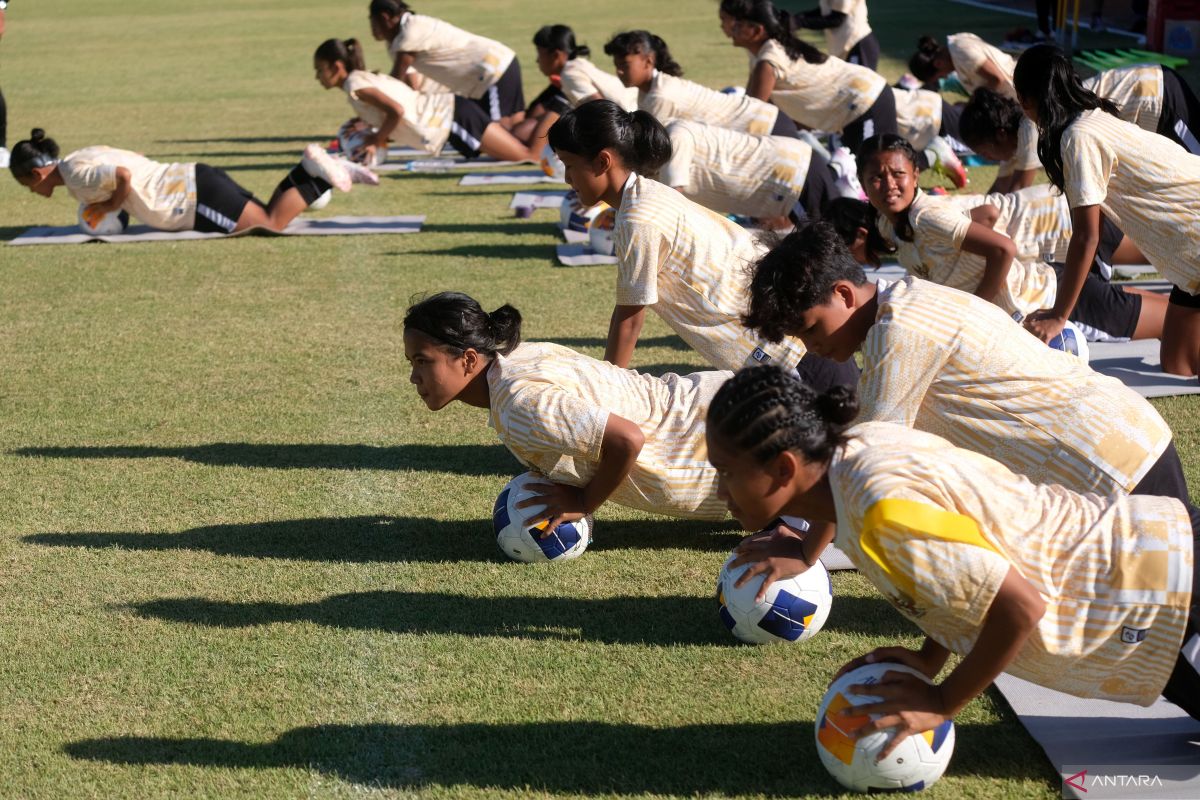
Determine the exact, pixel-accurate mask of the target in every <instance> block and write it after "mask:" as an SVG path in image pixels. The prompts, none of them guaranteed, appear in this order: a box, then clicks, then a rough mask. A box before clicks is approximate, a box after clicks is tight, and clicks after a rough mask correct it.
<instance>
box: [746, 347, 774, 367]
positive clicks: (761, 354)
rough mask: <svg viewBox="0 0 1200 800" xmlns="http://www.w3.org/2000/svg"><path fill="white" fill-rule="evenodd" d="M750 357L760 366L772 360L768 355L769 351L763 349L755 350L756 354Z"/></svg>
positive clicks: (757, 348)
mask: <svg viewBox="0 0 1200 800" xmlns="http://www.w3.org/2000/svg"><path fill="white" fill-rule="evenodd" d="M750 357H751V358H753V359H754V360H755V361H757V362H758V363H760V364H766V363H767V362H768V361H770V360H771V356H769V355H767V351H765V350H763V349H762V348H761V347H756V348H754V352H753V353H751V354H750Z"/></svg>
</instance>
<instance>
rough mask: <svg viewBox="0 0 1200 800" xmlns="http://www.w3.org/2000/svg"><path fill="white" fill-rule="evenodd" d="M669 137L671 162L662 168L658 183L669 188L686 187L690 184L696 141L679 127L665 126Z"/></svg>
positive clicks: (689, 133)
mask: <svg viewBox="0 0 1200 800" xmlns="http://www.w3.org/2000/svg"><path fill="white" fill-rule="evenodd" d="M667 132H668V133H669V134H670V135H671V160H670V161H668V162H667V164H666V166H664V167H663V168H662V172H661V173H660V176H659V179H658V180H659V181H660V182H661V183H665V184H666V185H667V186H671V187H681V186H682V187H686V186H687V185H688V184H690V183H691V182H692V159H693V158H694V157H695V153H696V141H695V139H693V138H692V134H691V132H690V131H688V130H687V129H685V128H683V127H682V126H679V125H669V126H667Z"/></svg>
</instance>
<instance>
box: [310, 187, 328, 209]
mask: <svg viewBox="0 0 1200 800" xmlns="http://www.w3.org/2000/svg"><path fill="white" fill-rule="evenodd" d="M332 199H333V189H326V190H325V193H324V194H322V195H321V196H320V197H318V198H317V199H316V200H313V201H312V202H311V203H309V204H308V210H309V211H320V210H321V209H322V208H324V207H325V206H327V205H329V201H330V200H332Z"/></svg>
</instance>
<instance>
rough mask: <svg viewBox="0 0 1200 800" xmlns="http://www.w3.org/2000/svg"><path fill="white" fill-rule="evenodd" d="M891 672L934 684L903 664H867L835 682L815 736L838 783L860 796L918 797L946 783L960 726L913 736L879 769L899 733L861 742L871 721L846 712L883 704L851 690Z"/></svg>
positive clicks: (875, 735)
mask: <svg viewBox="0 0 1200 800" xmlns="http://www.w3.org/2000/svg"><path fill="white" fill-rule="evenodd" d="M888 672H907V673H910V674H912V675H916V676H917V677H919V678H921V680H923V681H925V682H926V683H929V682H930V681H929V679H928V678H926V677H925V676H924V675H922V674H921V673H920V672H918V671H917V670H915V669H913V668H912V667H908V666H905V665H903V664H888V663H882V664H866V665H864V666H861V667H859V668H858V669H856V670H852V671H850V672H847V673H846V674H845V675H843V676H842V677H840V678H838V679H837V680H836V681H834V682H833V685H832V686H830V687H829V690H828V691H826V692H825V699H823V700H822V701H821V707H820V709H818V710H817V719H816V723H815V727H816V730H815V733H816V741H817V754H818V755H819V756H820V757H821V763H822V764H824V765H825V768H826V769H827V770H829V774H831V775H832V776H833V777H834V778H836V779H837V782H838V783H840V784H841V785H842V786H845V787H846V788H847V789H852V790H854V791H856V792H868V791H871V790H872V789H884V790H893V791H895V790H901V791H908V792H915V791H917V790H919V789H924V788H926V787H928V786H930V785H931V784H932V783H934V782H935V781H936V780H937V779H938V778H940V777H942V773H944V772H945V771H946V767H947V766H949V764H950V756H951V755H952V754H953V753H954V723H953V722H951V721H950V720H946V721H945V722H943V723H942V724H941V725H939V726H938V727H937V728H935V729H933V730H931V731H926V732H924V733H921V734H917V735H915V736H909V737H908V738H907V739H905V740H904V741H903V742H901V743H900V744H899V746H897V747H896V749H895V750H893V751H892V752H891V753H890V754H889V755H888V757H887V758H885V759H883V760H882V761H880V762H878V763H876V761H875V758H876V756H878V755H879V751H880V750H882V749H883V748H884V746H885V745H886V744H887V743H888V742H889V741H891V739H892V736H893V733H894V732H893V731H891V730H884V731H879V732H877V733H872V734H870V735H869V736H864V737H863V738H862V739H855V738H854V735H855V733H856V732H857V731H858V729H859V728H861V727H862V726H863V725H866V724H867V722H868V721H870V719H871V716H870V715H867V714H857V715H849V716H842V715H841V714H840V713H839V712H841V711H842V709H845V708H848V707H853V706H861V705H864V704H866V703H875V702H878V700H879V698H878V697H876V696H874V695H858V694H850V693H849V691H848V690H849V688H850V687H851V686H855V685H859V684H864V685H871V684H875V683H878V682H879V681H880V680H881V679H882V678H883V676H884V674H885V673H888Z"/></svg>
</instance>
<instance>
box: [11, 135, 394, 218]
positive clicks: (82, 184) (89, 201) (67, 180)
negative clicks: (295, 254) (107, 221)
mask: <svg viewBox="0 0 1200 800" xmlns="http://www.w3.org/2000/svg"><path fill="white" fill-rule="evenodd" d="M10 169H11V170H12V176H13V177H14V178H16V180H17V183H19V184H21V185H22V186H24V187H26V188H28V189H29V191H31V192H34V193H35V194H40V195H41V196H42V197H50V196H52V195H53V194H54V190H55V189H56V188H58V187H59V186H62V187H64V188H65V189H66V190H67V192H68V193H69V194H70V195H71V196H72V197H74V198H75V199H76V200H78V201H79V202H81V203H84V204H86V208H85V209H84V211H83V217H84V219H85V220H87V221H88V222H90V223H92V224H96V223H97V222H99V220H101V219H102V218H103V217H104V216H105V215H106V214H110V213H112V212H114V211H125V212H127V213H129V214H131V215H132V216H134V217H136V218H137V219H139V220H141V221H142V222H143V223H145V224H146V225H149V226H150V227H152V228H157V229H158V230H161V231H188V230H194V231H200V232H202V233H237V232H239V231H244V230H246V229H247V228H267V229H268V230H273V231H282V230H283V229H284V228H286V227H287V225H288V223H289V222H291V221H292V220H293V219H295V218H296V216H297V215H299V214H300V213H301V212H302V211H304V209H306V208H308V206H309V205H310V204H311V203H312V202H313V201H314V200H316V199H317V198H318V197H320V196H321V195H322V194H324V193H325V192H327V191H329V189H330V188H331V187H337V188H338V189H340V190H341V191H343V192H348V191H350V184H351V183H352V182H358V183H370V184H377V183H379V178H377V177H375V175H374V173H372V172H371V171H370V170H368V169H367V168H366V167H363V166H360V165H358V164H354V163H352V162H349V161H345V160H341V159H335V158H333V157H332V156H330V155H329V154H327V153H326V152H325V151H324V150H323V149H322V148H321V146H320V145H316V144H310V145H309V146H308V147H307V148H305V150H304V156H303V158H301V160H300V163H299V164H297V165H296V166H295V167H294V168H293V169H292V171H291V172H289V173H288V174H287V177H285V178H284V179H283V180H282V181H280V182H279V186H277V187H276V188H275V193H274V194H273V195H272V196H271V200H270V202H268V203H266V204H265V205H264V204H263V203H262V202H260V201H259V200H258V199H257V198H255V197H254V195H253V194H251V193H250V191H249V190H247V189H243V188H242V187H241V186H239V185H238V184H237V183H235V182H234V180H233V178H230V177H229V176H228V175H227V174H225V171H224V170H222V169H219V168H217V167H210V166H209V165H208V164H196V163H183V164H160V163H158V162H157V161H151V160H150V159H148V158H146V157H145V156H143V155H140V154H138V153H133V152H130V151H128V150H118V149H116V148H113V147H100V146H97V147H85V148H83V149H82V150H76V151H75V152H73V153H69V154H68V155H66V156H63V157H62V158H59V148H58V144H57V143H56V142H55V141H54V140H53V139H48V138H46V133H45V131H43V130H42V129H41V128H34V130H33V133H32V134H30V137H29V138H28V139H26V140H24V141H21V142H17V144H16V146H15V147H13V150H12V163H11V165H10Z"/></svg>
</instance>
